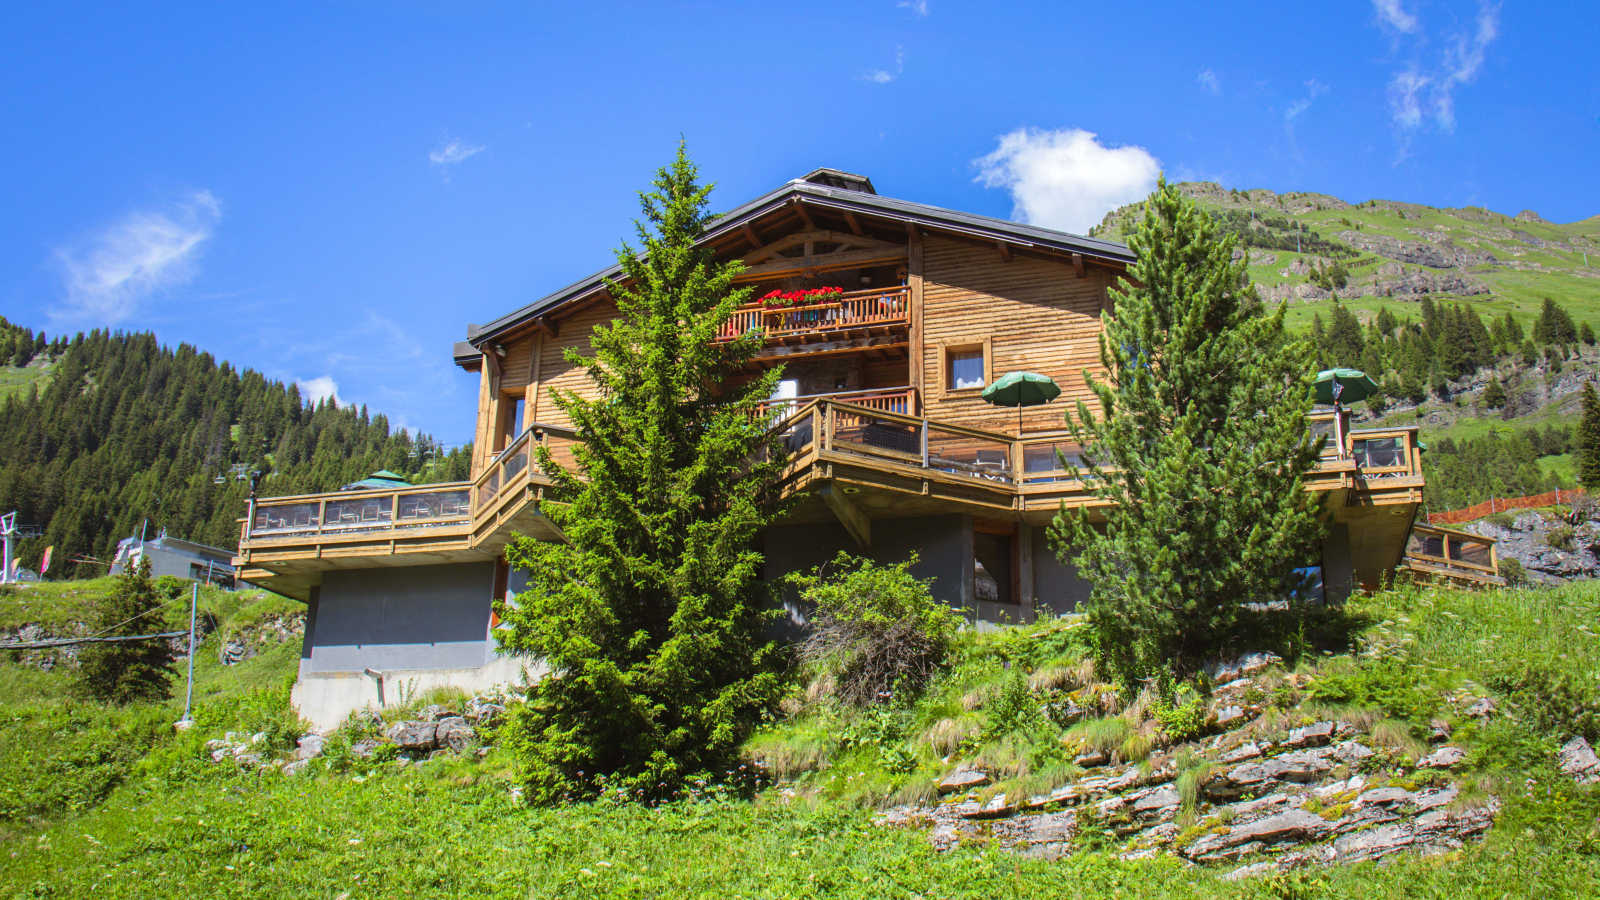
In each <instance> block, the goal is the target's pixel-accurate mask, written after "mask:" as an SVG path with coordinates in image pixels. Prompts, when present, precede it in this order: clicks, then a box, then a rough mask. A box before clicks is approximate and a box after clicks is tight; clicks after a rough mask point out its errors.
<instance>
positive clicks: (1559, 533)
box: [1544, 525, 1576, 550]
mask: <svg viewBox="0 0 1600 900" xmlns="http://www.w3.org/2000/svg"><path fill="white" fill-rule="evenodd" d="M1575 536H1576V532H1574V531H1573V530H1572V526H1571V525H1557V526H1556V527H1554V528H1552V529H1550V530H1549V532H1547V533H1546V534H1545V536H1544V542H1545V543H1546V544H1549V545H1550V547H1551V548H1552V549H1554V550H1571V549H1572V548H1573V543H1574V542H1573V539H1574V537H1575Z"/></svg>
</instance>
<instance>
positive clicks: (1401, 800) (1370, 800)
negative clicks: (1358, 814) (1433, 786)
mask: <svg viewBox="0 0 1600 900" xmlns="http://www.w3.org/2000/svg"><path fill="white" fill-rule="evenodd" d="M1416 799H1417V795H1416V794H1413V793H1411V792H1410V791H1408V790H1406V789H1405V788H1397V787H1381V788H1373V789H1372V790H1370V791H1367V792H1366V793H1364V794H1362V795H1361V796H1359V797H1357V798H1356V799H1355V803H1354V805H1355V806H1388V807H1395V806H1404V805H1406V804H1407V803H1413V802H1415V801H1416Z"/></svg>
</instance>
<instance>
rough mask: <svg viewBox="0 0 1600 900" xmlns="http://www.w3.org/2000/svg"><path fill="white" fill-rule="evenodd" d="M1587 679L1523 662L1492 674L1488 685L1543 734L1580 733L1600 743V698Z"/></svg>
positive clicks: (1560, 735)
mask: <svg viewBox="0 0 1600 900" xmlns="http://www.w3.org/2000/svg"><path fill="white" fill-rule="evenodd" d="M1586 680H1587V679H1584V678H1583V677H1582V676H1581V674H1579V673H1576V672H1558V671H1555V670H1554V669H1551V668H1549V667H1546V666H1542V665H1539V664H1537V663H1530V662H1523V663H1521V664H1519V665H1516V666H1514V667H1513V668H1511V669H1509V670H1506V671H1503V672H1497V673H1495V674H1494V675H1492V676H1490V677H1489V678H1488V684H1489V688H1490V689H1491V690H1493V691H1495V692H1497V693H1499V694H1501V695H1502V696H1504V697H1505V698H1506V703H1507V705H1508V706H1510V707H1511V709H1513V710H1514V711H1515V712H1516V713H1517V714H1518V716H1519V717H1521V718H1523V719H1525V720H1526V721H1527V722H1528V724H1530V725H1532V726H1533V727H1534V729H1536V730H1537V731H1539V732H1540V733H1542V734H1547V735H1554V736H1557V737H1561V738H1566V737H1570V736H1572V735H1575V734H1578V735H1582V736H1583V737H1584V738H1585V739H1586V740H1588V741H1589V742H1590V743H1600V697H1597V696H1596V695H1595V691H1594V688H1593V686H1592V685H1586V684H1585V683H1584V682H1585V681H1586Z"/></svg>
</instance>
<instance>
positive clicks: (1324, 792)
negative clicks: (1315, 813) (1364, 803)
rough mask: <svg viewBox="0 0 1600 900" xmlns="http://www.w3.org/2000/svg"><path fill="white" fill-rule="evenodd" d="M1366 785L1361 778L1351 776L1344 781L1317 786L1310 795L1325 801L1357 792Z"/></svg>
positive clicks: (1364, 780) (1365, 780) (1365, 781)
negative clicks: (1348, 792)
mask: <svg viewBox="0 0 1600 900" xmlns="http://www.w3.org/2000/svg"><path fill="white" fill-rule="evenodd" d="M1366 783H1367V779H1365V778H1363V777H1362V776H1360V775H1352V776H1350V777H1349V778H1348V779H1346V780H1344V781H1330V782H1328V783H1327V784H1323V785H1318V786H1317V788H1316V789H1315V790H1313V791H1312V792H1311V793H1313V794H1315V795H1317V797H1319V798H1322V799H1326V798H1328V797H1334V796H1337V795H1339V794H1343V793H1344V792H1346V791H1359V790H1361V788H1362V787H1364V786H1365V785H1366Z"/></svg>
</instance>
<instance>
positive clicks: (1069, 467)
mask: <svg viewBox="0 0 1600 900" xmlns="http://www.w3.org/2000/svg"><path fill="white" fill-rule="evenodd" d="M1062 456H1065V457H1066V464H1065V465H1063V464H1062V460H1061V457H1062ZM1083 465H1085V462H1084V456H1083V447H1081V446H1080V445H1078V444H1075V443H1071V442H1069V441H1047V442H1044V443H1033V444H1024V445H1023V447H1022V472H1023V476H1022V480H1023V481H1025V482H1027V483H1029V484H1043V483H1048V482H1052V481H1076V480H1078V479H1079V478H1080V477H1086V476H1087V475H1088V472H1086V471H1082V470H1081V469H1080V468H1079V467H1081V466H1083Z"/></svg>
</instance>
